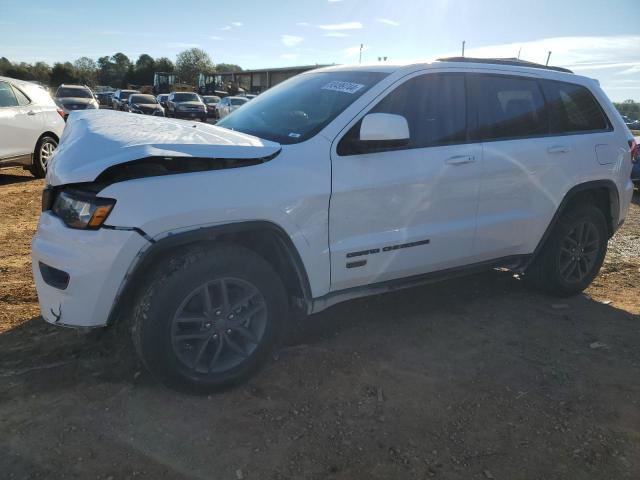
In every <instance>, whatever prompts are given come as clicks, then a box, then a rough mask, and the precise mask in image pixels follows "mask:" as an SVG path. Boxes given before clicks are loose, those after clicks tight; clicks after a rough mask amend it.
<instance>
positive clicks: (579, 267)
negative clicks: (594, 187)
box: [525, 205, 608, 296]
mask: <svg viewBox="0 0 640 480" xmlns="http://www.w3.org/2000/svg"><path fill="white" fill-rule="evenodd" d="M607 241H608V232H607V222H606V219H605V217H604V214H603V213H602V211H601V210H600V209H599V208H597V207H595V206H594V205H582V206H577V207H575V208H572V209H571V210H570V211H568V212H567V213H565V214H563V215H562V217H561V218H560V219H559V220H558V223H557V225H556V226H555V229H554V231H553V232H552V234H551V236H550V237H549V239H548V240H547V243H546V244H545V245H544V247H543V249H542V252H541V253H540V255H539V256H538V258H536V259H535V260H534V262H533V264H532V265H531V266H530V267H529V268H528V269H527V271H526V273H525V279H526V280H527V281H528V282H529V283H530V284H532V285H534V286H535V287H537V288H539V289H541V290H545V291H547V292H549V293H552V294H556V295H559V296H568V295H575V294H577V293H579V292H581V291H583V290H584V289H585V288H587V287H588V286H589V284H590V283H591V282H592V281H593V279H594V278H595V277H596V275H598V272H599V271H600V267H601V266H602V262H603V261H604V257H605V255H606V253H607Z"/></svg>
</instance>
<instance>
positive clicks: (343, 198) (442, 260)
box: [329, 74, 482, 291]
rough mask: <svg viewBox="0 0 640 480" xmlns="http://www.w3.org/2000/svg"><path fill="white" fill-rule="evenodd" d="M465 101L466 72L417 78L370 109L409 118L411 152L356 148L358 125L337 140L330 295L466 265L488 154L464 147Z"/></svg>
mask: <svg viewBox="0 0 640 480" xmlns="http://www.w3.org/2000/svg"><path fill="white" fill-rule="evenodd" d="M465 98H466V95H465V77H464V75H463V74H420V75H417V76H414V77H412V78H410V79H408V80H406V81H404V82H403V83H402V84H401V85H399V86H397V87H396V88H395V89H393V90H392V91H391V92H390V93H389V94H387V95H386V96H385V97H384V98H383V99H382V101H380V102H379V103H377V104H376V105H375V106H374V107H373V108H371V109H370V110H369V111H368V112H366V113H392V114H397V115H402V116H404V117H405V118H406V119H407V122H408V124H409V132H410V140H409V143H408V144H407V145H404V146H401V147H392V148H380V147H378V148H373V147H372V148H370V149H367V147H366V146H364V147H362V144H360V147H359V148H358V149H355V148H353V147H352V145H353V142H354V139H358V138H359V128H360V123H361V122H360V121H357V122H356V123H355V124H354V125H353V127H351V128H350V130H349V131H348V133H347V134H346V135H345V136H344V137H343V138H341V139H339V141H337V142H336V143H337V144H336V145H334V152H333V155H332V194H331V202H330V211H329V243H330V250H331V289H332V290H334V291H335V290H341V289H345V288H349V287H356V286H359V285H364V284H371V283H377V282H382V281H387V280H392V279H395V278H402V277H408V276H412V275H419V274H423V273H427V272H432V271H437V270H443V269H447V268H451V267H456V266H460V265H464V264H466V263H467V262H468V260H469V258H470V256H471V253H472V247H473V239H474V235H475V228H476V209H477V201H478V189H479V183H480V177H481V168H482V151H481V147H480V144H477V143H470V142H468V140H467V126H466V123H467V119H466V100H465ZM363 115H364V113H363V114H362V116H363Z"/></svg>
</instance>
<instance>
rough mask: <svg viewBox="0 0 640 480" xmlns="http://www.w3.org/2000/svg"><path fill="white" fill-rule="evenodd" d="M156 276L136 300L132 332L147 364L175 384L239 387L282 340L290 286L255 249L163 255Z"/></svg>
mask: <svg viewBox="0 0 640 480" xmlns="http://www.w3.org/2000/svg"><path fill="white" fill-rule="evenodd" d="M151 278H152V280H151V281H150V283H149V285H148V286H147V287H146V288H145V289H144V291H143V292H141V295H139V297H138V300H137V301H136V302H135V306H134V311H133V316H132V319H131V333H132V339H133V344H134V345H135V348H136V351H137V353H138V355H139V357H140V359H141V360H142V362H143V363H144V364H145V366H146V367H147V369H148V370H149V371H150V372H151V373H152V375H153V376H154V377H155V378H157V379H158V380H159V381H160V382H162V383H163V384H165V385H167V386H169V387H172V388H176V389H178V390H185V391H189V392H195V393H206V392H211V391H215V390H221V389H223V388H226V387H229V386H232V385H234V384H237V383H239V382H241V381H243V380H244V379H246V378H247V377H248V376H249V375H250V374H251V373H253V372H254V371H256V370H257V369H258V368H259V367H260V366H261V365H262V364H264V362H265V360H266V359H267V357H268V356H269V354H270V353H271V352H272V350H273V349H274V348H275V346H276V345H277V344H278V343H279V342H280V340H281V338H282V334H283V332H284V326H285V324H286V319H287V312H288V308H287V295H286V291H285V288H284V286H283V284H282V282H281V280H280V278H279V276H278V275H277V274H276V272H275V271H274V270H273V268H272V267H271V265H270V264H269V263H268V262H266V261H265V260H264V259H263V258H262V257H260V256H259V255H257V254H255V253H254V252H253V251H251V250H248V249H246V248H242V247H237V246H219V247H215V248H212V249H207V250H204V249H197V250H191V251H190V252H187V253H183V254H179V255H175V256H173V257H169V258H168V259H165V260H164V261H163V264H162V265H160V266H159V267H158V268H157V269H156V270H155V273H154V274H153V275H152V277H151ZM205 292H206V293H205ZM224 292H227V297H226V298H227V299H228V301H227V302H224V301H223V298H224V296H223V294H224ZM207 298H208V300H207ZM207 304H208V307H207ZM203 311H207V313H205V314H203Z"/></svg>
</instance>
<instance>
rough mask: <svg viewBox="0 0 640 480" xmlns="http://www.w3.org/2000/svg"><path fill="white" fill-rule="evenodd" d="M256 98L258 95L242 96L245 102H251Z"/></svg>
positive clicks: (248, 94)
mask: <svg viewBox="0 0 640 480" xmlns="http://www.w3.org/2000/svg"><path fill="white" fill-rule="evenodd" d="M257 96H258V95H254V94H253V93H247V94H246V95H244V98H246V99H247V100H253V99H254V98H256V97H257Z"/></svg>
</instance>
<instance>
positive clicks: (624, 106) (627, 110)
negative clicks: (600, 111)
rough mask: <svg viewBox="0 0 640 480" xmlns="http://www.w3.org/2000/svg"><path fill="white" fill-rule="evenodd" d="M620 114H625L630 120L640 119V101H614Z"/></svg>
mask: <svg viewBox="0 0 640 480" xmlns="http://www.w3.org/2000/svg"><path fill="white" fill-rule="evenodd" d="M614 105H615V107H616V108H617V109H618V111H619V112H620V114H621V115H626V116H627V117H629V118H630V119H631V120H640V103H638V102H634V101H633V100H625V101H624V102H622V103H614Z"/></svg>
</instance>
